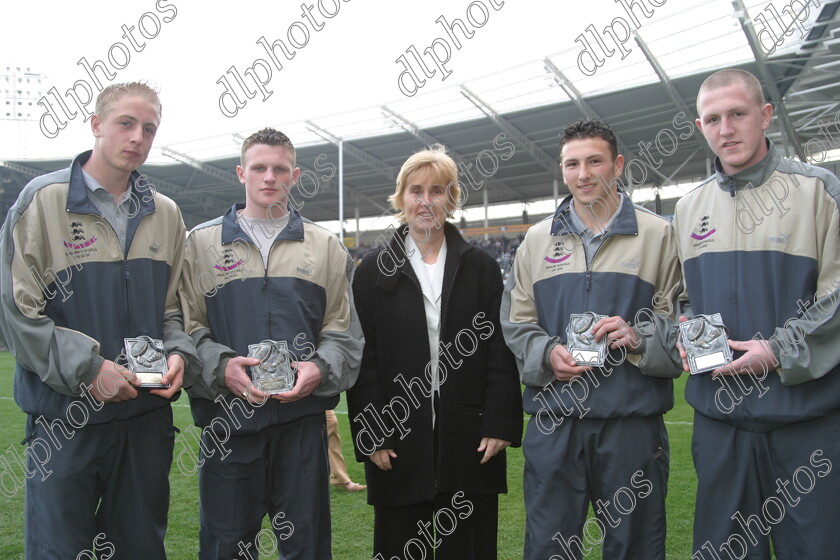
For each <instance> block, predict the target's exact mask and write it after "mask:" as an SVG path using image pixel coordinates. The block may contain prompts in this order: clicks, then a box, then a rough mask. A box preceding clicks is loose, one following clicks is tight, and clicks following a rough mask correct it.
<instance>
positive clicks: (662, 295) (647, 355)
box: [627, 227, 683, 378]
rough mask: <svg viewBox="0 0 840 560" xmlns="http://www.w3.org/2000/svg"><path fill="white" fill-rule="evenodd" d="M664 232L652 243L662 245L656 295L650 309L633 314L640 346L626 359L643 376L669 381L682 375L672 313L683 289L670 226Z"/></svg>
mask: <svg viewBox="0 0 840 560" xmlns="http://www.w3.org/2000/svg"><path fill="white" fill-rule="evenodd" d="M667 232H668V233H667V236H666V238H665V239H662V240H660V239H656V240H655V242H656V243H657V244H660V243H661V244H662V252H661V253H660V267H659V278H658V279H657V282H656V293H655V294H654V295H653V300H652V301H651V303H650V306H649V307H648V308H647V309H643V310H640V311H639V312H638V313H636V317H637V318H638V319H639V320H638V322H636V323H635V324H634V325H633V328H634V330H635V331H636V334H637V335H638V336H639V338H640V345H639V348H638V351H637V352H638V353H633V351H631V352H630V353H628V354H627V359H628V360H629V361H630V363H632V364H633V365H635V366H636V367H638V368H639V370H640V371H641V372H642V373H643V374H645V375H649V376H651V377H664V378H673V377H679V376H680V374H681V373H682V361H681V360H680V356H679V352H678V351H677V336H678V334H679V329H678V323H677V317H676V310H677V308H678V305H679V301H678V300H679V296H680V293H682V290H683V287H682V269H681V266H680V261H679V258H678V256H677V244H676V241H675V239H674V233H673V230H672V229H671V228H670V227H668V228H667Z"/></svg>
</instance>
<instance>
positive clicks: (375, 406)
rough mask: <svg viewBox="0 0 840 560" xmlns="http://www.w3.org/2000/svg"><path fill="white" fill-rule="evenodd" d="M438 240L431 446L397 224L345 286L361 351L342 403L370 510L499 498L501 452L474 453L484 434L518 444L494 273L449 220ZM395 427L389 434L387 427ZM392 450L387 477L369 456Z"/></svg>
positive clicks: (416, 299) (517, 408)
mask: <svg viewBox="0 0 840 560" xmlns="http://www.w3.org/2000/svg"><path fill="white" fill-rule="evenodd" d="M444 232H445V236H446V244H447V254H446V262H445V264H444V275H443V288H442V293H441V332H440V345H439V348H441V349H442V350H443V352H444V354H443V355H441V356H440V358H439V360H440V368H441V381H442V383H441V388H440V402H439V408H438V412H437V430H436V431H437V441H436V442H435V437H434V434H433V430H432V404H431V399H430V398H429V397H427V395H429V388H430V381H429V378H428V377H427V376H426V373H425V370H426V365H427V364H428V363H429V359H430V355H429V336H428V332H427V329H426V312H425V309H424V305H423V293H422V290H421V288H420V283H419V281H418V280H417V276H416V275H415V273H414V269H413V268H412V266H411V263H410V262H409V260H408V258H406V256H405V251H404V246H405V244H404V240H405V233H406V227H405V226H403V227H402V228H400V229H399V230H398V233H397V235H396V236H394V238H393V239H392V240H391V242H390V243H389V245H388V248H387V249H380V250H379V251H377V252H375V253H372V254H370V255H368V256H367V257H365V259H364V260H363V261H362V264H361V265H360V266H359V268H358V270H357V271H356V275H355V279H354V282H353V294H354V299H355V303H356V310H357V311H358V314H359V320H360V321H361V324H362V329H363V330H364V334H365V349H364V354H363V357H362V366H361V371H360V373H359V379H358V381H357V382H356V385H355V386H354V387H353V388H352V389H351V390H350V391H348V393H347V398H348V407H349V412H350V421H351V427H352V431H353V441H354V444H355V448H356V458H357V459H358V460H359V461H364V462H365V472H366V474H367V483H368V488H369V489H368V502H369V503H370V504H373V505H377V506H405V505H411V504H416V503H423V502H430V501H432V499H433V497H434V495H435V494H439V493H453V492H457V491H459V490H463V491H464V492H465V493H466V494H467V495H470V494H477V495H478V494H497V493H499V492H506V491H507V483H506V478H505V456H504V452H502V453H499V454H498V455H496V456H495V457H493V459H491V460H490V461H489V462H488V463H487V464H485V465H481V464H479V462H480V460H481V458H482V456H483V453H478V452H477V451H476V449H477V448H478V446H479V443H480V440H481V438H482V437H494V438H499V439H504V440H507V441H510V442H512V443H513V444H514V445H517V446H518V445H520V443H521V439H522V402H521V394H520V387H519V376H518V373H517V369H516V362H515V360H514V357H513V355H512V354H511V352H510V350H508V348H507V346H505V342H504V339H503V338H502V331H501V328H500V326H499V306H500V303H501V298H502V290H503V285H502V278H501V273H500V271H499V265H498V264H497V263H496V261H495V260H494V259H493V258H492V257H490V256H489V255H487V254H486V253H485V252H484V251H482V250H480V249H477V248H474V247H472V246H471V245H469V244H468V243H466V242H465V241H464V239H463V238H462V237H461V235H460V233H458V230H457V229H456V228H455V227H454V226H453V225H451V224H449V223H446V225H445V230H444ZM444 370H445V371H444ZM400 375H401V377H400ZM444 375H445V378H444ZM409 391H410V393H409ZM403 418H406V419H405V421H403V422H401V424H400V425H398V422H397V420H396V419H403ZM389 448H390V449H393V450H394V451H395V452H396V453H397V456H398V457H397V459H392V461H391V463H392V465H393V469H392V470H391V471H382V470H380V469H379V468H378V467H377V466H376V465H374V464H373V463H372V462H371V461H370V460H369V459H368V458H367V456H368V455H369V454H371V453H372V452H373V451H374V450H379V449H389Z"/></svg>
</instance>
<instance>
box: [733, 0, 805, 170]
mask: <svg viewBox="0 0 840 560" xmlns="http://www.w3.org/2000/svg"><path fill="white" fill-rule="evenodd" d="M732 7H733V8H735V15H736V17H737V18H738V21H739V22H740V24H741V29H743V31H744V35H745V36H746V37H747V43H748V44H749V46H750V50H752V53H753V57H755V62H756V64H757V65H758V71H759V73H760V74H761V79H762V81H763V82H764V87H766V88H767V91H768V93H770V99H771V101H775V102H776V106H777V109H778V112H779V119H780V120H781V121H782V130H784V131H785V136H786V137H787V141H788V143H789V145H790V146H792V147H793V151H794V153H795V154H796V155H797V156H798V157H799V159H800V161H807V159H806V157H805V151H804V150H803V149H802V144H801V143H800V142H799V139H798V138H797V136H796V132H795V131H794V130H793V126H792V125H791V123H790V118H789V117H788V114H787V109H786V108H785V100H784V99H783V98H782V94H781V92H780V91H779V87H778V86H777V85H776V80H775V79H774V78H773V74H772V73H771V72H770V68H769V67H768V65H767V60H766V59H765V57H764V52H763V51H762V50H761V47H760V44H759V42H758V35H756V32H755V29H754V28H753V25H752V20H750V18H749V14H748V13H747V7H746V6H745V5H744V2H743V0H732Z"/></svg>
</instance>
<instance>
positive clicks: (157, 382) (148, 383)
mask: <svg viewBox="0 0 840 560" xmlns="http://www.w3.org/2000/svg"><path fill="white" fill-rule="evenodd" d="M135 375H136V376H137V379H138V380H139V381H140V385H138V386H137V387H138V388H139V389H169V388H170V387H171V386H172V385H171V384H169V383H161V380H162V379H163V375H161V374H160V373H150V372H138V373H136V374H135Z"/></svg>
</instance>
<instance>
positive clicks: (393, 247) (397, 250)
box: [376, 222, 473, 301]
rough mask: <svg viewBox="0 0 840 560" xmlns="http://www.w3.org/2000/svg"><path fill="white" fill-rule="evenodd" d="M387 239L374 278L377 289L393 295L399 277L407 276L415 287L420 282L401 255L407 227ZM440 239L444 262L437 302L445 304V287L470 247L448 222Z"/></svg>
mask: <svg viewBox="0 0 840 560" xmlns="http://www.w3.org/2000/svg"><path fill="white" fill-rule="evenodd" d="M392 231H393V232H394V233H393V234H392V235H391V240H390V241H389V242H388V244H387V245H386V247H385V248H384V249H382V250H381V251H380V252H379V253H378V254H377V259H376V260H377V264H378V265H379V274H378V275H377V281H376V283H377V285H378V286H380V287H382V288H383V289H386V290H389V291H393V290H394V289H395V288H396V287H397V283H398V282H399V279H400V277H401V276H402V275H407V276H408V277H409V278H411V279H412V280H413V281H414V283H416V284H417V285H418V286H419V285H420V282H419V281H418V280H417V275H416V274H414V268H412V266H411V263H410V262H409V260H408V256H407V255H406V252H405V236H406V235H407V234H408V225H406V224H403V225H402V226H400V227H399V228H398V229H396V230H392ZM443 235H444V237H445V238H446V262H445V263H444V269H443V291H442V293H441V299H442V300H443V301H446V296H447V295H448V291H449V290H448V287H449V286H450V285H451V283H452V282H451V281H452V276H453V275H454V274H455V270H456V268H457V265H458V263H459V261H460V260H461V257H463V256H464V254H465V253H466V252H467V251H471V250H472V249H473V246H472V245H470V244H469V243H467V242H466V241H465V240H464V238H463V237H461V233H460V232H459V231H458V228H456V227H455V226H454V225H452V224H451V223H449V222H445V223H444V224H443Z"/></svg>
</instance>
